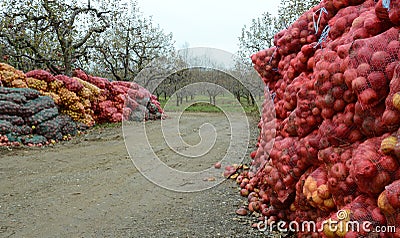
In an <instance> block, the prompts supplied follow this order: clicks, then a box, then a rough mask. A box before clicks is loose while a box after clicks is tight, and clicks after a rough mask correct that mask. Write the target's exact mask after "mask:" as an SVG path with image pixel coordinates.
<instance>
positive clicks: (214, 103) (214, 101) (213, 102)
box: [212, 96, 216, 106]
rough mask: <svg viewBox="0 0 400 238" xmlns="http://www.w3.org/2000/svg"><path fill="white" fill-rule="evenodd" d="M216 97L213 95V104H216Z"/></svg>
mask: <svg viewBox="0 0 400 238" xmlns="http://www.w3.org/2000/svg"><path fill="white" fill-rule="evenodd" d="M215 97H216V96H213V103H212V105H214V106H215Z"/></svg>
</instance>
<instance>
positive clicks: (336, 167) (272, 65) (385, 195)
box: [224, 0, 400, 237]
mask: <svg viewBox="0 0 400 238" xmlns="http://www.w3.org/2000/svg"><path fill="white" fill-rule="evenodd" d="M386 4H387V1H382V0H381V1H378V2H375V1H373V0H367V1H362V0H323V1H321V3H320V4H318V5H317V6H315V7H313V8H312V9H310V10H309V11H307V12H305V13H304V14H303V15H301V16H300V17H299V19H298V20H297V21H295V22H294V23H293V24H292V25H291V26H290V27H288V28H287V29H285V30H282V31H281V32H279V33H277V34H276V35H275V37H274V46H273V47H271V48H269V49H265V50H262V51H260V52H257V53H255V54H254V55H252V56H251V59H252V61H253V64H254V68H255V69H256V71H257V72H258V73H259V75H260V77H261V78H262V80H263V81H264V82H265V84H266V86H267V87H268V89H269V93H271V94H274V95H275V97H272V99H271V97H270V94H269V93H268V92H266V100H265V102H264V108H263V111H262V116H261V120H260V123H259V128H260V135H259V138H258V143H257V149H256V150H255V151H254V152H252V153H251V158H252V164H251V168H250V170H248V171H243V172H241V173H240V174H239V175H238V176H237V177H236V181H237V182H238V184H239V185H240V187H241V192H240V193H241V194H242V195H243V196H247V197H248V205H247V206H244V207H241V208H240V209H239V210H238V211H237V213H238V214H239V215H247V214H248V212H249V211H250V213H251V214H253V215H256V216H258V217H259V219H260V220H265V222H267V223H271V222H276V221H280V220H283V221H297V222H299V223H301V222H303V221H315V222H316V223H318V224H325V223H326V221H333V220H335V219H336V221H337V219H338V218H335V216H337V212H338V211H342V210H343V211H346V214H347V217H346V220H345V219H344V220H343V221H340V222H343V223H346V222H347V221H350V220H352V221H360V222H362V221H369V222H371V224H372V226H373V227H376V226H382V225H390V224H393V225H396V226H398V229H397V231H396V233H390V234H388V233H386V234H385V233H380V234H378V235H379V236H380V237H400V227H399V224H400V202H399V201H400V199H399V197H400V186H399V183H400V169H399V164H400V139H399V138H400V130H399V126H400V21H399V14H400V1H399V0H397V1H393V0H392V1H390V2H389V4H388V5H386ZM272 100H273V101H272ZM269 102H271V103H272V102H273V105H272V107H273V109H275V110H270V109H271V105H270V103H269ZM271 111H275V115H276V116H275V117H274V118H273V117H271V114H274V113H273V112H271ZM271 125H276V126H275V127H274V128H271ZM272 139H274V143H271V141H273V140H272ZM235 171H236V168H235V167H232V166H228V167H227V168H226V170H225V173H224V175H225V176H226V177H230V176H231V175H232V173H234V172H235ZM323 221H325V223H322V222H323ZM286 224H289V223H288V222H287V223H286ZM328 224H329V222H328ZM329 228H330V227H329V226H324V227H323V229H322V231H321V232H318V231H316V232H312V231H307V230H303V231H301V230H300V231H297V235H298V237H307V236H309V237H367V235H368V233H367V231H365V230H360V231H352V230H341V231H338V232H332V229H329Z"/></svg>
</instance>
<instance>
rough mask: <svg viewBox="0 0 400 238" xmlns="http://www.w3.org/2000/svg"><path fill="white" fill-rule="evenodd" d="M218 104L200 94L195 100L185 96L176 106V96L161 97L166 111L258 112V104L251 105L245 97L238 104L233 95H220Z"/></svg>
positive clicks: (217, 99)
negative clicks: (210, 101) (213, 103)
mask: <svg viewBox="0 0 400 238" xmlns="http://www.w3.org/2000/svg"><path fill="white" fill-rule="evenodd" d="M215 101H216V106H214V105H212V104H210V103H209V98H208V96H205V95H198V96H196V97H195V99H194V100H190V98H189V100H188V102H186V100H185V98H184V99H183V101H182V104H181V105H179V106H176V98H175V97H174V98H167V100H165V99H164V98H159V102H160V104H161V107H162V108H163V109H164V110H165V111H167V112H168V111H172V112H176V111H182V110H184V111H186V112H212V113H222V112H223V110H224V111H227V112H240V111H242V110H244V111H245V112H246V113H248V114H254V113H258V109H257V106H255V105H251V104H250V105H249V104H248V103H247V102H246V100H245V99H243V101H242V102H241V104H238V102H237V100H236V99H235V98H234V97H233V96H229V95H219V96H217V97H216V100H215Z"/></svg>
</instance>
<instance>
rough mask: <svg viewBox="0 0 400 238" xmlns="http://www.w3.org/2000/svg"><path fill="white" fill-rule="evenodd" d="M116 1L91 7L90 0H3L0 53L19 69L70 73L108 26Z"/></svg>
mask: <svg viewBox="0 0 400 238" xmlns="http://www.w3.org/2000/svg"><path fill="white" fill-rule="evenodd" d="M116 1H117V0H115V1H111V2H109V3H108V4H107V7H104V6H96V7H94V6H92V5H91V4H90V1H88V2H87V3H84V4H82V3H80V4H78V3H77V2H76V1H75V0H73V1H68V3H65V2H64V1H61V0H30V1H28V0H18V1H17V0H5V1H4V2H3V3H2V6H1V20H0V41H1V44H2V45H4V48H3V50H4V51H5V52H3V55H5V56H7V60H8V61H9V62H10V63H11V64H13V65H14V66H16V67H18V68H20V69H23V70H29V69H32V68H47V69H49V70H50V71H51V72H52V73H55V74H59V73H64V74H71V71H72V69H73V67H74V66H75V64H76V63H77V61H78V60H82V59H83V60H85V59H86V60H87V57H88V53H89V49H90V48H91V47H92V46H93V45H94V42H95V41H96V39H97V38H98V36H99V35H100V34H101V33H102V32H104V31H105V30H106V29H107V28H109V27H110V21H109V17H110V15H112V14H113V9H116V8H117V7H116V6H117V5H118V4H117V2H116Z"/></svg>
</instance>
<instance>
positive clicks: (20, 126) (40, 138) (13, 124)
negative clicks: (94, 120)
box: [0, 87, 77, 146]
mask: <svg viewBox="0 0 400 238" xmlns="http://www.w3.org/2000/svg"><path fill="white" fill-rule="evenodd" d="M0 112H1V113H0V145H2V146H3V145H14V146H16V145H20V143H22V144H25V145H38V146H41V145H45V144H48V143H49V142H50V141H51V140H62V139H64V138H65V137H69V136H74V135H76V133H77V124H76V123H75V122H74V121H73V120H72V119H71V118H70V117H68V116H66V115H61V114H59V111H58V109H57V107H56V105H55V103H54V100H53V99H52V98H51V97H48V96H40V93H39V91H37V90H34V89H29V88H7V87H0Z"/></svg>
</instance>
